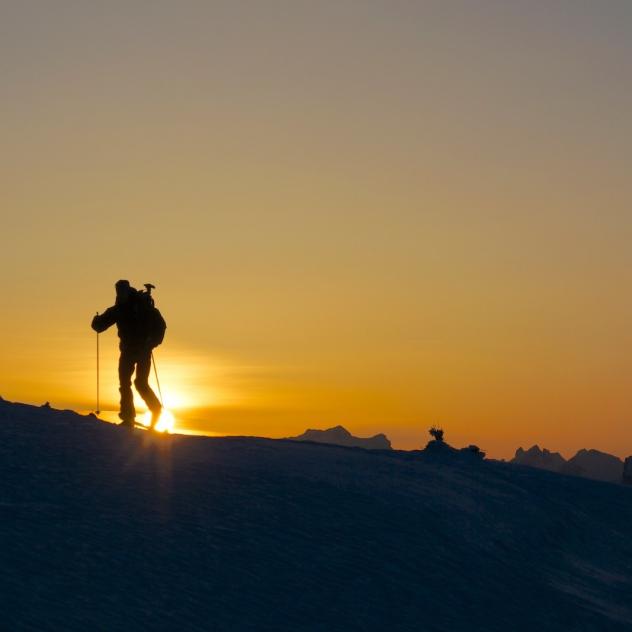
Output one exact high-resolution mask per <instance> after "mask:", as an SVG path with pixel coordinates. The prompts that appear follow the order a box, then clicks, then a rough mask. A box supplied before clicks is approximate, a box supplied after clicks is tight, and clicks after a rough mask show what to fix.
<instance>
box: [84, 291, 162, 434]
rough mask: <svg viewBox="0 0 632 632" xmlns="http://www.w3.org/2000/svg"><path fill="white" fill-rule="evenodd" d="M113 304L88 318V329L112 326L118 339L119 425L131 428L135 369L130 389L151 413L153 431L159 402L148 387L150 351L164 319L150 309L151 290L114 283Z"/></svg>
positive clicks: (151, 304)
mask: <svg viewBox="0 0 632 632" xmlns="http://www.w3.org/2000/svg"><path fill="white" fill-rule="evenodd" d="M115 287H116V302H115V304H114V305H113V306H112V307H109V308H108V309H107V310H106V311H105V312H104V313H103V314H100V315H99V314H97V315H96V316H95V317H94V318H93V319H92V329H94V330H95V331H96V332H97V333H101V332H102V331H105V330H106V329H107V328H108V327H111V326H112V325H114V324H116V326H117V328H118V335H119V338H120V339H121V342H120V345H119V349H120V350H121V356H120V358H119V367H118V372H119V391H120V393H121V410H120V412H119V417H120V418H121V419H122V422H121V424H120V425H124V426H129V427H130V428H133V427H134V420H135V418H136V410H135V409H134V395H133V393H132V375H133V374H134V370H136V379H135V380H134V386H136V390H137V391H138V392H139V394H140V396H141V397H142V398H143V400H144V401H145V403H146V404H147V407H148V408H149V410H150V411H151V427H152V428H153V427H154V426H155V425H156V423H157V421H158V419H159V418H160V413H161V411H162V406H161V404H160V400H159V399H158V398H157V397H156V394H155V393H154V391H153V390H152V389H151V387H150V386H149V371H150V369H151V352H152V349H154V347H157V346H158V345H159V344H160V343H161V342H162V340H163V338H164V336H165V329H166V327H167V325H166V323H165V320H164V318H163V317H162V315H161V314H160V312H159V311H158V310H157V309H156V307H155V306H154V301H153V299H152V298H151V288H152V287H153V286H151V285H147V286H146V287H147V291H146V292H143V291H138V290H136V289H134V288H133V287H131V286H130V284H129V281H125V280H120V281H117V282H116V285H115Z"/></svg>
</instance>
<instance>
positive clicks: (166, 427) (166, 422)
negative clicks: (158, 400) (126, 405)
mask: <svg viewBox="0 0 632 632" xmlns="http://www.w3.org/2000/svg"><path fill="white" fill-rule="evenodd" d="M142 424H143V425H144V426H147V427H148V428H149V425H150V424H151V411H150V410H148V411H147V412H146V413H145V414H144V415H143V420H142ZM175 426H176V418H175V417H174V416H173V413H172V412H171V411H170V410H167V409H166V408H163V410H162V414H161V415H160V419H159V420H158V423H157V424H156V427H155V428H154V430H155V431H156V432H173V431H174V428H175Z"/></svg>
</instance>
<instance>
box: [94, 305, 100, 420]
mask: <svg viewBox="0 0 632 632" xmlns="http://www.w3.org/2000/svg"><path fill="white" fill-rule="evenodd" d="M98 315H99V312H97V316H98ZM95 412H96V414H97V415H98V414H99V413H100V412H101V410H100V409H99V332H98V331H97V409H96V411H95Z"/></svg>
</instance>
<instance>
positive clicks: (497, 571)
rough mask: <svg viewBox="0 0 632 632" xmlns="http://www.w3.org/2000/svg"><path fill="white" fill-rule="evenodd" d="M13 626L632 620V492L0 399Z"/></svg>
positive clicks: (2, 549)
mask: <svg viewBox="0 0 632 632" xmlns="http://www.w3.org/2000/svg"><path fill="white" fill-rule="evenodd" d="M0 434H1V436H0V468H1V472H0V568H1V569H2V573H1V574H0V600H2V603H1V604H0V605H1V608H0V612H1V615H0V629H2V630H11V631H13V630H38V631H39V630H64V631H75V630H77V631H79V630H80V631H85V630H107V631H117V630H177V631H187V630H218V631H219V630H221V631H223V630H228V631H240V630H245V631H247V630H270V631H272V630H274V631H284V630H288V631H290V630H292V631H330V630H344V631H356V630H358V631H359V630H376V631H377V630H380V631H381V630H415V631H424V630H428V631H435V630H437V631H438V630H441V631H446V632H460V631H468V632H472V631H474V630H485V631H486V632H487V631H489V632H492V631H495V630H498V631H500V630H502V631H503V632H511V631H522V630H539V631H546V630H564V631H566V630H572V631H576V630H599V631H601V632H602V631H610V630H612V631H619V630H621V631H623V630H630V629H632V489H630V488H628V487H624V486H622V485H614V484H609V483H601V482H598V481H592V480H587V479H583V478H578V477H571V476H563V475H560V474H555V473H551V472H546V471H542V470H537V469H533V468H529V467H522V466H518V465H513V464H507V463H499V462H490V461H482V460H480V459H478V458H476V457H475V456H474V455H469V454H467V453H465V452H464V453H459V452H452V451H450V450H428V451H426V452H400V451H375V452H371V451H366V450H363V449H358V448H345V447H336V446H330V445H322V444H314V443H303V442H295V441H284V440H277V441H275V440H268V439H258V438H235V437H232V438H203V437H185V436H171V437H169V436H158V437H155V436H152V435H150V434H149V433H147V432H145V431H142V430H139V431H136V432H135V433H134V434H133V435H130V434H129V433H127V432H126V431H123V430H121V429H119V428H117V427H115V426H112V425H110V424H106V423H102V422H99V421H98V420H96V419H94V418H91V417H81V416H78V415H76V414H74V413H71V412H61V411H55V410H51V409H45V408H36V407H31V406H26V405H18V404H9V403H7V402H0Z"/></svg>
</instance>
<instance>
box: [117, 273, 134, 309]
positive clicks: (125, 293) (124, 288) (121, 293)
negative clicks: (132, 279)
mask: <svg viewBox="0 0 632 632" xmlns="http://www.w3.org/2000/svg"><path fill="white" fill-rule="evenodd" d="M114 287H115V288H116V302H117V303H125V302H127V301H128V300H129V297H130V295H131V294H132V288H131V286H130V284H129V281H127V280H126V279H121V280H120V281H117V282H116V283H115V284H114Z"/></svg>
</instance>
